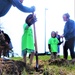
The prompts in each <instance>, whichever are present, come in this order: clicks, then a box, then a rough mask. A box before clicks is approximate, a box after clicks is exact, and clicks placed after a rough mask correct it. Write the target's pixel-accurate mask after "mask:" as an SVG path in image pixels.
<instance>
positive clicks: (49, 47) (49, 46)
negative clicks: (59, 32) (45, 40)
mask: <svg viewBox="0 0 75 75" xmlns="http://www.w3.org/2000/svg"><path fill="white" fill-rule="evenodd" d="M48 49H49V51H50V52H51V45H50V44H48Z"/></svg>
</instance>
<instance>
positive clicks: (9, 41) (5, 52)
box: [2, 31, 13, 57]
mask: <svg viewBox="0 0 75 75" xmlns="http://www.w3.org/2000/svg"><path fill="white" fill-rule="evenodd" d="M2 33H3V34H4V38H5V42H7V43H8V45H9V48H8V50H4V51H3V53H4V55H5V56H7V57H9V51H10V50H12V48H13V46H12V42H11V39H10V37H9V35H8V34H7V33H5V32H4V31H2Z"/></svg>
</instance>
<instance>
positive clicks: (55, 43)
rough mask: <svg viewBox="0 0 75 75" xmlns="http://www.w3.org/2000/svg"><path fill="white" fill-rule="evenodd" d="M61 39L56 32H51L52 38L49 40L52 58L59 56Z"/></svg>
mask: <svg viewBox="0 0 75 75" xmlns="http://www.w3.org/2000/svg"><path fill="white" fill-rule="evenodd" d="M58 43H59V40H58V39H57V38H56V32H55V31H52V32H51V38H50V39H49V40H48V48H49V51H50V52H51V59H56V58H57V52H58Z"/></svg>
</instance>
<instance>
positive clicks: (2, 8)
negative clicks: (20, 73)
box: [0, 0, 35, 17]
mask: <svg viewBox="0 0 75 75" xmlns="http://www.w3.org/2000/svg"><path fill="white" fill-rule="evenodd" d="M22 3H23V0H0V17H2V16H4V15H6V14H7V12H8V11H9V10H10V8H11V6H12V5H13V6H14V7H16V8H18V9H19V10H20V11H22V12H26V13H32V12H34V11H35V7H34V6H31V7H30V8H29V7H26V6H24V5H22Z"/></svg>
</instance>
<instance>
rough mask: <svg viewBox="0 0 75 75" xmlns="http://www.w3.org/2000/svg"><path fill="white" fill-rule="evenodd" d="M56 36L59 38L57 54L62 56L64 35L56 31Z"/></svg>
mask: <svg viewBox="0 0 75 75" xmlns="http://www.w3.org/2000/svg"><path fill="white" fill-rule="evenodd" d="M56 38H57V39H58V40H59V44H58V52H57V56H58V57H60V45H61V44H62V43H63V37H62V36H61V35H59V34H58V31H56Z"/></svg>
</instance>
